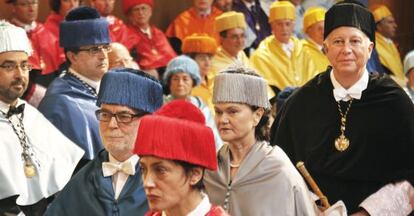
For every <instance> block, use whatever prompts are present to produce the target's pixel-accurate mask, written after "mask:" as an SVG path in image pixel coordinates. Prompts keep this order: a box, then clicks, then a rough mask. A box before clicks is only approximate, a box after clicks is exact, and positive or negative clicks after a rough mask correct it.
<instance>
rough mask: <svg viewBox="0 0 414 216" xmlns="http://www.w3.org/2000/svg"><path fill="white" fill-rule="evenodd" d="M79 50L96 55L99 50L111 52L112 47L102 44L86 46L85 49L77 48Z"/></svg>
mask: <svg viewBox="0 0 414 216" xmlns="http://www.w3.org/2000/svg"><path fill="white" fill-rule="evenodd" d="M79 51H85V52H89V54H90V55H96V54H98V53H100V52H102V51H103V52H106V53H108V52H111V51H112V48H111V46H109V45H103V46H93V47H91V48H87V49H79Z"/></svg>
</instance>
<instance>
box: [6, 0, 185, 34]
mask: <svg viewBox="0 0 414 216" xmlns="http://www.w3.org/2000/svg"><path fill="white" fill-rule="evenodd" d="M5 1H6V0H0V19H7V18H9V17H10V15H11V11H10V6H9V5H7V4H6V3H5ZM38 1H39V3H40V4H39V20H40V21H41V22H44V21H45V19H46V17H47V15H48V14H49V12H50V9H49V4H48V0H38ZM116 1H117V2H116V3H115V10H114V14H115V15H117V16H118V17H121V18H122V19H124V20H125V17H124V15H123V13H122V9H121V8H122V6H121V2H122V0H116ZM191 2H192V0H154V3H155V10H154V12H153V17H152V22H153V23H154V24H155V25H156V26H158V27H159V28H161V29H163V30H164V29H166V28H167V26H168V24H169V23H170V22H171V20H173V19H174V18H175V17H176V16H177V14H179V13H180V12H182V11H184V10H185V9H186V8H188V7H189V6H190V5H191ZM83 4H85V5H88V4H89V2H88V0H86V1H85V0H84V2H83Z"/></svg>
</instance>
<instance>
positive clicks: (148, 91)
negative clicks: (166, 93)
mask: <svg viewBox="0 0 414 216" xmlns="http://www.w3.org/2000/svg"><path fill="white" fill-rule="evenodd" d="M102 103H106V104H116V105H123V106H127V107H130V108H133V109H137V110H142V111H145V112H150V113H152V112H154V111H156V110H157V109H158V108H160V107H161V105H162V103H163V97H162V86H161V83H160V82H159V81H158V80H156V79H155V78H153V77H152V76H150V75H148V74H146V73H144V72H142V71H140V70H135V69H131V68H117V69H112V70H109V71H108V72H107V73H105V75H104V76H103V78H102V81H101V85H100V88H99V93H98V100H97V101H96V105H97V106H101V104H102Z"/></svg>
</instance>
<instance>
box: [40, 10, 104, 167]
mask: <svg viewBox="0 0 414 216" xmlns="http://www.w3.org/2000/svg"><path fill="white" fill-rule="evenodd" d="M109 43H111V39H110V37H109V30H108V22H107V21H106V20H105V19H104V18H101V16H100V15H99V13H98V12H97V11H96V10H95V9H92V8H89V7H79V8H76V9H74V10H72V11H70V12H69V14H68V15H67V16H66V18H65V21H64V22H62V23H61V27H60V46H61V47H63V48H64V49H65V55H66V59H67V63H68V64H69V68H68V70H67V71H66V73H65V74H64V75H63V76H62V77H59V78H56V79H55V80H54V81H53V82H52V83H51V85H50V86H49V88H48V90H47V92H46V95H45V97H44V98H43V100H42V101H41V102H40V105H39V110H40V112H42V113H43V114H44V115H45V116H46V118H47V119H49V120H50V121H51V122H52V123H53V124H54V125H55V126H56V127H57V128H58V129H60V130H61V131H62V133H63V134H65V135H66V136H67V137H68V138H69V139H71V140H72V141H73V142H75V143H76V144H78V145H79V146H80V147H81V148H82V149H83V150H85V152H86V153H85V156H84V158H83V159H82V161H81V164H80V166H82V164H84V163H86V162H87V161H90V160H92V159H93V158H94V157H95V155H96V154H97V153H98V152H99V151H100V150H102V148H103V146H102V142H101V138H100V137H99V131H98V128H99V127H98V120H97V119H96V118H95V111H96V110H97V109H98V107H97V106H96V99H97V90H98V88H99V84H100V81H101V78H102V76H103V75H104V73H105V72H107V71H108V52H109V51H110V50H111V48H110V46H109Z"/></svg>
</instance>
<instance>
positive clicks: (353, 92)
mask: <svg viewBox="0 0 414 216" xmlns="http://www.w3.org/2000/svg"><path fill="white" fill-rule="evenodd" d="M330 78H331V82H332V85H333V87H334V89H333V94H334V97H335V100H336V101H340V100H343V101H349V100H351V98H354V99H358V100H359V99H361V96H362V92H363V91H364V90H365V89H367V87H368V80H369V75H368V70H367V69H366V68H365V71H364V72H363V74H362V76H361V78H360V79H359V80H358V81H357V82H356V83H355V84H354V85H352V86H351V87H350V88H348V89H345V88H344V87H342V85H341V84H340V83H339V82H338V81H337V80H336V78H335V75H334V73H333V69H332V71H331V74H330Z"/></svg>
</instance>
